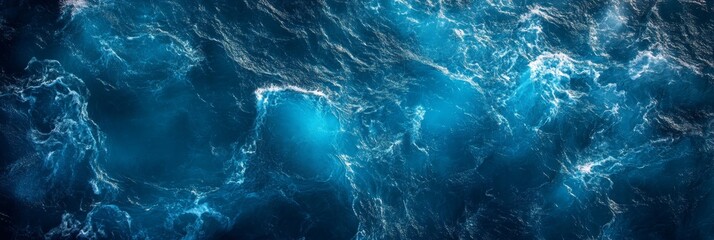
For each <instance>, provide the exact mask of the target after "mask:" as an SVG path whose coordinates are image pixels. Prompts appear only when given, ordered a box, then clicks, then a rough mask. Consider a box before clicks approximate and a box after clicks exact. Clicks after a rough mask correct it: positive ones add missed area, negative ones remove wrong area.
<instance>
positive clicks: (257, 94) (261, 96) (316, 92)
mask: <svg viewBox="0 0 714 240" xmlns="http://www.w3.org/2000/svg"><path fill="white" fill-rule="evenodd" d="M283 91H293V92H297V93H301V94H309V95H314V96H318V97H322V98H326V99H327V98H328V97H327V94H325V93H324V92H322V91H320V90H309V89H305V88H301V87H298V86H293V85H287V86H276V85H270V86H268V87H262V88H258V89H256V90H255V92H254V93H255V97H256V98H257V99H258V101H262V100H263V99H264V98H265V94H266V93H271V92H283Z"/></svg>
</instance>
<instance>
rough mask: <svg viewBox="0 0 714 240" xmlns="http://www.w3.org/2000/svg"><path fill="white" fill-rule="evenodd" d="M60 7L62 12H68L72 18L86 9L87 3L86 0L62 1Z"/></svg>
mask: <svg viewBox="0 0 714 240" xmlns="http://www.w3.org/2000/svg"><path fill="white" fill-rule="evenodd" d="M61 5H62V10H63V11H69V13H70V14H71V16H74V15H77V14H78V13H80V12H81V11H82V9H85V8H87V7H88V6H89V3H87V0H62V2H61Z"/></svg>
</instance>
